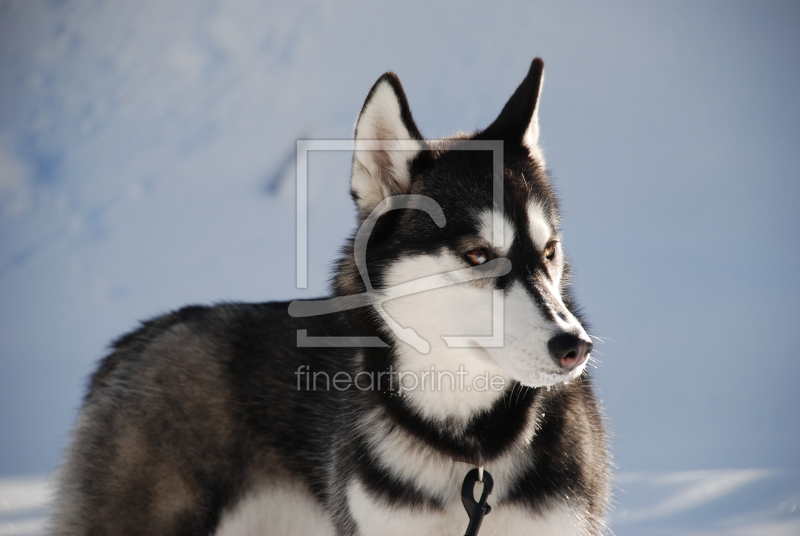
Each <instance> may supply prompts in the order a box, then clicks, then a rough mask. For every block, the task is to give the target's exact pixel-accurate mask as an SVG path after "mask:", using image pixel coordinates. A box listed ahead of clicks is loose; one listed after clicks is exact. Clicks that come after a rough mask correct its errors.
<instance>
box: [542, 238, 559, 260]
mask: <svg viewBox="0 0 800 536" xmlns="http://www.w3.org/2000/svg"><path fill="white" fill-rule="evenodd" d="M557 245H558V242H550V243H549V244H547V247H546V248H544V257H545V258H546V259H547V260H548V261H552V260H553V259H555V258H556V246H557Z"/></svg>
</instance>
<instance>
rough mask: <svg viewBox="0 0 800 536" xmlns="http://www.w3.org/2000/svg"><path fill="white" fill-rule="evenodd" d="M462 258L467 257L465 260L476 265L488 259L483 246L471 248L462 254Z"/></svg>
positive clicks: (487, 253)
mask: <svg viewBox="0 0 800 536" xmlns="http://www.w3.org/2000/svg"><path fill="white" fill-rule="evenodd" d="M464 258H465V259H467V262H468V263H470V264H471V265H472V266H478V265H479V264H483V263H485V262H486V261H488V260H489V252H488V251H487V250H486V249H485V248H478V249H473V250H472V251H470V252H468V253H467V254H466V255H464Z"/></svg>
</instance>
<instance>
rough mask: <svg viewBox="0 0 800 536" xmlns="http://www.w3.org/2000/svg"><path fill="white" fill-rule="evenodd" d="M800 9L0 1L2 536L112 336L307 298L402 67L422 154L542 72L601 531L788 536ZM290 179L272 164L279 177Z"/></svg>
mask: <svg viewBox="0 0 800 536" xmlns="http://www.w3.org/2000/svg"><path fill="white" fill-rule="evenodd" d="M799 29H800V4H798V3H796V2H736V1H725V2H722V1H713V2H712V1H707V2H702V3H699V2H693V1H673V2H669V3H655V2H636V3H634V2H615V3H613V4H605V5H603V6H602V7H601V6H600V5H598V4H596V3H593V2H589V1H574V2H572V1H570V2H559V3H554V2H525V3H501V4H500V5H490V4H489V3H479V2H472V3H466V2H441V3H427V2H421V1H408V2H405V3H404V4H403V5H402V6H393V7H391V6H388V5H377V4H376V3H374V2H363V3H356V2H351V3H349V4H348V5H346V6H342V5H338V4H335V3H332V2H325V1H319V2H306V1H296V2H293V3H291V4H288V3H287V4H279V3H275V2H263V1H260V2H259V1H255V0H254V1H243V0H236V1H233V0H207V1H190V0H171V1H170V2H158V1H156V0H147V1H144V0H140V1H137V2H106V1H102V0H95V1H92V0H81V1H77V0H76V1H56V0H51V1H44V0H42V1H35V2H34V1H22V0H16V1H9V0H2V1H0V430H2V431H3V432H2V433H0V535H3V534H8V535H10V534H36V533H38V531H40V530H41V519H42V516H43V515H44V512H45V511H46V502H47V497H48V493H49V480H48V478H49V476H50V475H51V474H52V471H53V470H54V469H55V467H56V465H57V463H58V459H59V456H60V453H61V451H62V450H63V448H64V446H65V443H66V439H67V434H68V431H69V428H70V426H71V424H72V422H73V421H74V418H75V416H76V412H77V409H78V406H79V403H80V398H81V396H82V393H83V389H84V386H85V383H86V378H87V376H88V375H89V374H90V372H91V371H92V370H93V367H94V365H95V363H96V362H97V360H98V359H100V358H101V357H102V356H103V355H104V354H105V351H106V347H107V344H108V342H109V341H110V340H112V339H113V338H115V337H116V336H118V335H120V334H121V333H123V332H126V331H129V330H131V329H132V328H134V327H135V326H136V323H137V321H138V320H142V319H146V318H149V317H152V316H154V315H157V314H160V313H163V312H166V311H169V310H171V309H174V308H177V307H180V306H182V305H185V304H188V303H212V302H215V301H219V300H245V301H263V300H272V299H290V298H297V297H312V296H319V295H321V294H323V293H324V292H325V289H326V278H327V275H328V262H329V261H330V260H332V259H333V258H334V255H335V252H336V250H337V248H338V247H339V246H340V244H341V243H342V240H343V238H344V236H345V235H346V234H347V233H348V232H349V230H350V229H351V227H352V226H353V224H354V218H355V211H354V209H353V207H352V205H351V201H350V199H349V196H348V186H347V181H348V167H349V155H346V154H337V153H319V154H313V155H312V157H311V161H310V164H309V172H310V176H309V188H310V192H311V193H310V207H309V213H310V219H309V229H310V237H309V239H310V265H309V277H310V288H309V289H308V290H298V289H296V288H295V281H294V274H295V263H294V258H295V247H294V240H295V236H294V175H293V173H294V170H293V167H292V166H291V165H290V164H291V159H292V158H293V157H294V144H295V140H296V139H298V138H334V139H347V138H349V137H350V136H351V134H352V126H353V121H354V119H355V116H356V113H357V112H358V109H359V107H360V105H361V102H362V100H363V98H364V97H365V96H366V92H367V90H368V89H369V87H370V86H371V84H372V83H373V82H374V81H375V79H376V78H377V77H378V76H379V75H380V74H381V73H382V72H384V71H386V70H389V69H391V70H393V71H395V72H397V73H398V74H399V76H400V78H401V80H402V82H403V84H404V86H405V89H406V93H407V95H408V97H409V100H410V103H411V107H412V110H413V112H414V116H415V118H416V120H417V124H418V125H419V127H420V129H421V130H422V132H423V134H425V135H426V136H428V137H440V136H444V135H447V134H451V133H453V132H454V131H457V130H469V129H477V128H482V127H484V126H486V125H488V124H489V122H491V120H492V119H494V117H495V116H496V114H497V113H498V112H499V110H500V108H501V107H502V105H503V104H504V103H505V100H506V99H507V97H508V96H509V95H510V94H511V92H512V91H513V89H514V88H515V87H516V85H517V84H518V83H519V82H520V80H521V79H522V77H523V76H524V74H525V72H526V70H527V68H528V65H529V63H530V60H531V59H532V58H533V57H534V56H536V55H538V56H541V57H543V58H544V59H545V62H546V65H547V80H546V83H545V86H544V91H543V96H542V99H543V100H542V107H541V125H542V137H543V140H544V146H545V150H546V155H547V160H548V165H549V167H550V168H552V170H553V180H554V182H555V184H556V187H557V188H558V190H559V192H560V193H561V198H562V203H563V209H564V223H565V229H564V233H565V237H566V239H565V247H566V248H567V251H568V253H569V254H570V257H571V259H572V264H573V265H574V268H575V272H576V277H575V286H576V294H577V296H578V297H579V299H580V303H581V304H582V305H583V307H584V308H585V310H586V312H587V314H588V316H589V318H590V320H591V322H592V328H593V329H592V332H593V333H594V334H596V335H599V336H602V337H605V338H609V339H611V340H609V341H608V342H607V343H606V344H604V345H602V347H600V348H598V350H599V351H600V352H601V353H602V355H601V356H600V360H601V364H600V366H599V368H598V370H597V371H596V372H595V378H596V383H597V386H598V391H599V394H600V396H601V398H602V400H603V402H604V405H605V408H606V412H607V415H608V422H609V426H610V428H611V429H612V430H613V437H612V446H613V451H614V454H615V463H616V466H617V470H616V472H617V475H618V476H617V478H616V487H617V489H616V495H615V510H614V511H613V512H612V517H611V522H612V528H613V530H614V532H615V533H616V534H618V535H620V536H624V535H672V534H692V535H712V534H713V535H723V534H724V535H749V534H759V535H766V534H774V535H783V534H787V535H788V534H800V512H798V511H797V510H798V507H797V505H798V503H800V460H798V455H797V453H798V452H800V426H798V424H799V423H798V416H797V412H798V409H799V408H800V389H797V388H796V387H795V386H796V385H797V383H798V380H800V363H799V362H798V359H797V358H796V355H795V352H796V351H797V348H798V347H800V331H799V330H798V329H797V328H796V323H797V320H798V318H799V317H800V315H798V312H799V310H800V284H799V283H798V277H797V275H798V273H800V248H798V230H800V212H799V211H798V208H800V171H799V170H800V151H798V146H800V144H799V143H798V142H800V103H799V102H798V98H797V95H798V88H799V87H800V54H798V50H800V31H798V30H799ZM287 162H288V164H287Z"/></svg>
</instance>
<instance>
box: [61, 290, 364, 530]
mask: <svg viewBox="0 0 800 536" xmlns="http://www.w3.org/2000/svg"><path fill="white" fill-rule="evenodd" d="M287 305H288V304H286V303H269V304H258V305H251V304H224V305H218V306H215V307H186V308H184V309H181V310H180V311H177V312H175V313H172V314H168V315H165V316H162V317H159V318H156V319H154V320H151V321H149V322H146V323H144V325H143V326H142V327H141V328H140V329H138V330H137V331H135V332H133V333H130V334H128V335H126V336H124V337H122V338H121V339H119V340H118V341H116V343H115V344H114V349H113V352H112V353H111V355H109V356H108V357H106V358H105V359H104V360H103V361H102V362H101V364H100V367H99V369H98V370H97V372H95V374H94V375H93V376H92V378H91V384H90V386H89V390H88V393H87V395H86V399H85V401H84V405H83V408H82V410H81V416H80V418H79V420H78V423H77V424H76V426H75V429H74V430H73V433H72V444H71V447H70V449H69V451H68V453H67V456H66V458H65V461H64V463H63V466H62V468H61V474H60V475H59V481H60V483H61V487H60V489H59V490H58V499H57V501H56V503H55V513H54V516H53V519H52V526H53V531H52V533H53V534H64V535H67V534H209V533H210V532H211V531H212V530H213V529H214V528H216V527H217V525H218V523H219V520H220V516H221V514H222V513H223V512H224V511H225V510H226V509H227V508H230V507H232V506H233V505H234V504H235V503H236V502H237V500H238V499H239V498H241V497H242V496H243V495H244V494H246V493H247V492H248V491H250V488H251V487H252V486H253V485H255V484H257V485H259V486H264V485H265V481H275V482H276V483H280V484H282V485H285V482H281V481H282V480H283V481H285V480H291V481H292V486H294V487H297V486H300V487H305V488H306V489H307V490H308V491H309V493H312V494H315V495H316V496H317V497H319V498H321V496H322V493H323V490H324V483H323V481H324V480H325V475H324V470H322V468H324V467H325V465H326V464H325V460H327V459H330V455H329V453H328V452H326V451H325V449H326V448H329V446H330V443H329V442H327V441H324V440H323V441H321V440H320V439H321V438H322V437H325V436H326V435H327V436H330V432H329V431H328V432H327V433H326V428H329V427H330V426H331V425H332V424H333V423H334V422H335V415H336V414H337V413H339V412H340V409H339V407H338V406H339V405H340V404H341V401H340V399H339V398H338V397H336V396H333V392H332V391H328V390H325V389H318V390H313V391H299V390H298V389H297V380H298V379H297V375H296V371H297V369H298V366H299V363H303V364H305V365H312V366H314V367H315V369H316V370H319V371H324V370H328V371H331V374H333V373H335V372H339V371H341V370H348V368H349V367H352V363H348V355H347V354H346V353H344V352H342V351H341V350H338V351H337V350H336V349H331V350H329V351H321V352H320V351H319V350H318V349H317V351H314V352H309V351H308V349H305V352H304V349H303V348H298V347H297V345H296V336H295V333H296V330H297V329H298V328H300V327H302V328H305V329H312V330H315V331H316V332H328V333H336V332H337V331H338V330H339V328H338V325H337V321H336V317H335V316H334V315H328V316H326V317H315V318H311V319H307V320H304V321H302V322H301V321H300V320H297V319H293V318H291V317H290V316H289V315H288V314H286V309H287ZM298 479H299V483H298Z"/></svg>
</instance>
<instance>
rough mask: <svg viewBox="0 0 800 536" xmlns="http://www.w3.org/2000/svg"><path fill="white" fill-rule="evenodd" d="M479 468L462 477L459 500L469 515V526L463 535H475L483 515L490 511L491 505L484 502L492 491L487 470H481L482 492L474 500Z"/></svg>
mask: <svg viewBox="0 0 800 536" xmlns="http://www.w3.org/2000/svg"><path fill="white" fill-rule="evenodd" d="M480 474H481V470H480V469H478V468H477V467H476V468H475V469H473V470H472V471H470V472H469V473H467V476H466V477H464V483H463V484H462V485H461V502H462V503H463V504H464V508H466V510H467V515H468V516H469V526H468V527H467V532H466V533H464V536H477V534H478V531H479V530H480V528H481V523H482V522H483V516H485V515H486V514H488V513H489V512H491V511H492V507H491V506H489V505H488V504H486V500H487V499H488V498H489V495H491V493H492V486H494V481H493V480H492V475H490V474H489V472H488V471H483V493H481V499H480V501H477V502H476V501H475V495H473V492H474V491H475V484H477V483H478V482H480V481H481V480H480Z"/></svg>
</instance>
